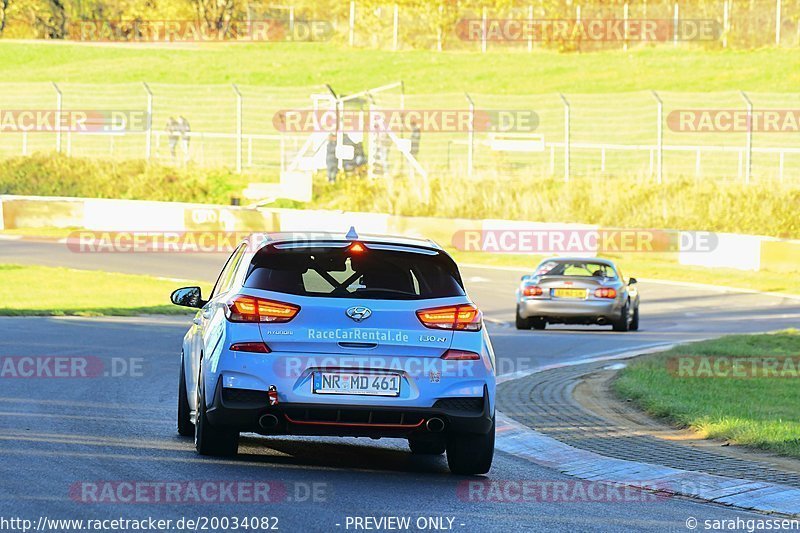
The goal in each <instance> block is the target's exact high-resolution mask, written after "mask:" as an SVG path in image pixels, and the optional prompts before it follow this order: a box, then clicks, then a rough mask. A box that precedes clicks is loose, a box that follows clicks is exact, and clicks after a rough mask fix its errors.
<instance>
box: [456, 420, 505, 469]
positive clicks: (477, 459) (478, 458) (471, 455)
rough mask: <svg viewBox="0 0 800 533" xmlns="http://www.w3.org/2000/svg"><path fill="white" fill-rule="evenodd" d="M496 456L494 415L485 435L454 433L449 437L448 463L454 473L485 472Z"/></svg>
mask: <svg viewBox="0 0 800 533" xmlns="http://www.w3.org/2000/svg"><path fill="white" fill-rule="evenodd" d="M493 458H494V417H492V429H491V430H489V432H488V433H486V434H485V435H481V434H475V433H453V434H451V435H448V438H447V465H448V466H449V467H450V471H451V472H452V473H453V474H459V475H476V474H485V473H487V472H488V471H489V469H490V468H491V467H492V459H493Z"/></svg>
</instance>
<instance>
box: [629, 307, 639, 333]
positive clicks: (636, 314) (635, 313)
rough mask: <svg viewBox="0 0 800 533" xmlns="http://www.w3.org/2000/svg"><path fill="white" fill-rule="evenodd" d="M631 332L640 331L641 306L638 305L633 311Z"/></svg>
mask: <svg viewBox="0 0 800 533" xmlns="http://www.w3.org/2000/svg"><path fill="white" fill-rule="evenodd" d="M630 329H631V331H639V306H638V305H637V306H636V307H635V308H634V310H633V319H631V328H630Z"/></svg>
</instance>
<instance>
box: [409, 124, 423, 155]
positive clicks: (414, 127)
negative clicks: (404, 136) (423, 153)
mask: <svg viewBox="0 0 800 533" xmlns="http://www.w3.org/2000/svg"><path fill="white" fill-rule="evenodd" d="M420 137H422V133H421V132H420V129H419V124H418V123H417V121H416V120H412V121H411V155H413V156H414V157H415V158H416V157H417V154H418V153H419V140H420Z"/></svg>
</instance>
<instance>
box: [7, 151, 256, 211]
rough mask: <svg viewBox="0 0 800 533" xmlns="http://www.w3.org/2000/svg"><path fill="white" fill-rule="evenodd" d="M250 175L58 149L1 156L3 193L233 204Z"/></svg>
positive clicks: (227, 170)
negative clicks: (72, 153) (81, 154)
mask: <svg viewBox="0 0 800 533" xmlns="http://www.w3.org/2000/svg"><path fill="white" fill-rule="evenodd" d="M250 178H251V177H250V176H249V175H247V174H236V173H235V172H233V171H231V170H229V169H225V168H212V169H207V168H195V167H189V168H183V169H182V168H175V167H170V166H162V165H158V164H148V163H147V162H145V161H143V160H129V161H118V162H117V161H109V160H104V159H94V158H80V157H66V156H63V155H58V154H55V153H47V154H44V153H41V154H35V155H33V156H30V157H12V158H9V159H0V194H18V195H36V196H76V197H88V198H122V199H129V200H161V201H166V202H199V203H218V204H230V201H231V198H232V197H233V196H239V195H240V194H241V191H242V190H243V189H244V188H245V187H246V185H247V183H248V181H249V179H250ZM267 181H268V180H267Z"/></svg>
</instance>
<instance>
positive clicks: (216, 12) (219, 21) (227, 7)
mask: <svg viewBox="0 0 800 533" xmlns="http://www.w3.org/2000/svg"><path fill="white" fill-rule="evenodd" d="M191 1H192V4H193V5H194V8H195V11H196V12H197V17H198V18H199V19H200V20H201V21H202V22H205V23H206V26H207V27H208V28H209V29H213V30H217V31H223V32H224V33H225V34H227V33H228V31H229V29H230V23H231V20H232V19H233V15H234V14H235V12H236V8H237V5H236V0H191Z"/></svg>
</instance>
